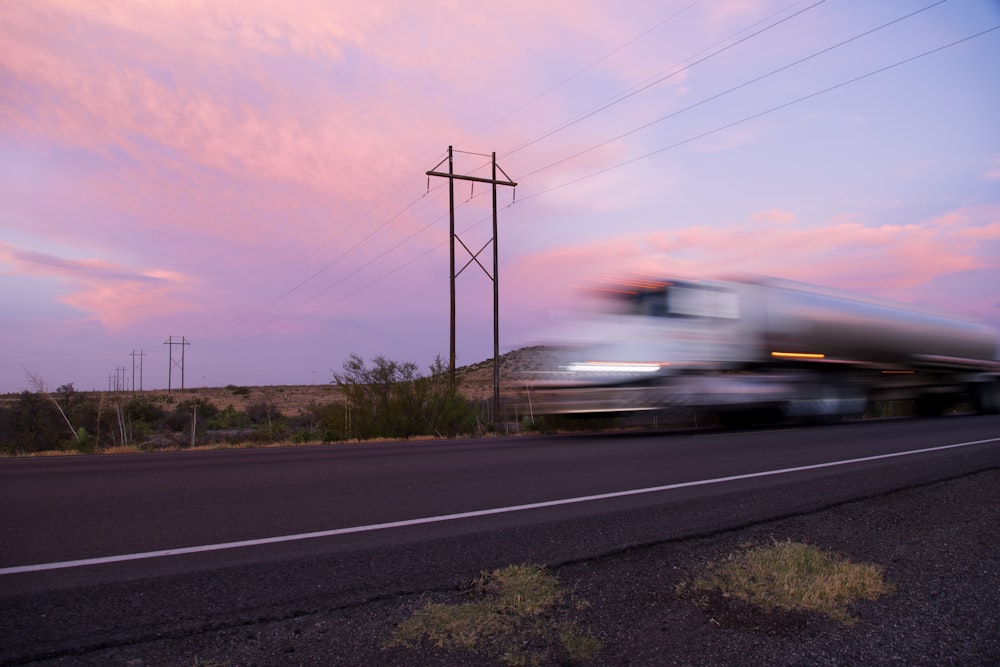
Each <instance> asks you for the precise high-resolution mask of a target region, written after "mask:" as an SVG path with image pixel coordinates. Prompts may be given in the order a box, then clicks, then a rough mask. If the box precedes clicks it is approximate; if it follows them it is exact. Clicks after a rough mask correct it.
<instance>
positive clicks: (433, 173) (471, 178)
mask: <svg viewBox="0 0 1000 667" xmlns="http://www.w3.org/2000/svg"><path fill="white" fill-rule="evenodd" d="M498 169H499V167H498ZM501 171H502V170H501ZM427 175H428V176H441V177H443V178H454V179H455V180H456V181H475V182H476V183H489V184H490V185H509V186H510V187H512V188H516V187H517V183H515V182H514V181H500V180H496V181H494V180H493V179H492V178H480V177H479V176H462V175H461V174H449V173H448V172H446V171H428V172H427ZM506 175H507V174H504V176H506Z"/></svg>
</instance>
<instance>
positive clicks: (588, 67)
mask: <svg viewBox="0 0 1000 667" xmlns="http://www.w3.org/2000/svg"><path fill="white" fill-rule="evenodd" d="M799 1H800V2H801V1H802V0H799ZM702 2H704V0H695V1H694V2H692V3H691V4H689V5H686V6H684V7H682V8H681V9H679V10H677V11H676V12H674V13H673V14H671V15H670V16H668V17H667V18H665V19H662V20H661V21H659V22H657V23H655V24H654V25H653V26H652V27H650V28H648V29H646V30H644V31H643V32H641V33H639V34H638V35H636V36H635V37H632V38H631V39H629V40H628V41H626V42H625V43H624V44H622V45H621V46H619V47H617V48H615V49H613V50H611V51H609V52H608V53H605V54H604V55H603V56H601V57H600V58H598V59H597V60H595V61H593V62H591V63H590V64H589V65H586V66H585V67H582V68H581V69H578V70H577V71H575V72H573V73H572V74H570V75H569V76H567V77H566V78H564V79H562V80H561V81H559V82H558V83H556V84H555V85H552V86H550V87H549V88H547V89H546V90H545V91H543V92H541V93H539V94H538V95H535V96H534V97H532V98H531V99H530V100H528V101H527V102H524V103H523V104H521V105H519V106H517V107H515V108H513V109H511V110H510V111H508V112H507V113H505V114H504V115H502V116H500V117H499V118H497V119H496V120H494V121H492V122H490V123H489V124H488V125H486V126H485V127H483V128H481V129H479V130H477V131H476V132H473V133H472V134H470V135H469V136H468V137H466V138H465V139H464V140H463V143H464V142H467V141H468V140H469V139H472V138H473V137H476V136H478V135H480V134H482V133H483V132H485V131H486V130H488V129H490V128H491V127H494V126H495V125H499V124H500V123H502V122H503V121H505V120H507V119H508V118H510V117H511V116H513V115H514V114H516V113H518V112H520V111H523V110H524V109H526V108H527V107H529V106H531V105H532V104H534V103H535V102H537V101H538V100H540V99H542V98H543V97H546V96H548V95H549V94H550V93H553V92H555V91H556V90H558V89H559V88H561V87H563V86H565V85H566V84H567V83H569V82H570V81H572V80H573V79H575V78H577V77H578V76H580V75H582V74H583V73H584V72H587V71H589V70H591V69H593V68H594V67H597V66H598V65H600V64H601V63H602V62H604V61H605V60H607V59H608V58H610V57H611V56H613V55H615V54H616V53H619V52H620V51H623V50H625V49H626V48H628V47H630V46H632V45H633V44H635V43H636V42H638V41H639V40H640V39H642V38H643V37H645V36H646V35H648V34H650V33H652V32H655V31H657V30H659V29H660V28H662V27H663V26H665V25H666V24H667V23H670V22H671V21H673V20H674V19H675V18H677V17H678V16H680V15H681V14H684V13H685V12H687V11H688V10H689V9H691V8H692V7H695V6H697V5H700V4H701V3H702Z"/></svg>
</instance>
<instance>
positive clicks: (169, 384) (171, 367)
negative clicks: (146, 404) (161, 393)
mask: <svg viewBox="0 0 1000 667" xmlns="http://www.w3.org/2000/svg"><path fill="white" fill-rule="evenodd" d="M163 344H164V345H168V346H169V357H170V360H169V365H168V366H167V391H168V392H169V391H171V390H172V389H173V373H174V366H179V367H180V369H181V391H184V348H185V347H187V346H188V345H190V344H191V343H189V342H188V340H187V338H185V337H184V336H181V339H180V341H179V342H175V341H174V337H173V336H171V337H170V338H168V339H167V340H165V341H163ZM174 345H180V346H181V359H180V363H179V364H178V363H177V362H176V361H174Z"/></svg>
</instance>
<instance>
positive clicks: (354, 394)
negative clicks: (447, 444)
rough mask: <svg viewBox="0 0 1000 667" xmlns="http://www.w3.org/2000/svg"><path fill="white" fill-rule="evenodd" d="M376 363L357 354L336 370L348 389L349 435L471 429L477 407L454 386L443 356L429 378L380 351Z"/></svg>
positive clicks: (401, 435)
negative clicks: (383, 354) (473, 408)
mask: <svg viewBox="0 0 1000 667" xmlns="http://www.w3.org/2000/svg"><path fill="white" fill-rule="evenodd" d="M372 363H373V366H372V367H368V366H366V365H365V362H364V359H362V358H361V357H359V356H358V355H356V354H352V355H350V356H349V357H348V359H347V361H345V362H344V372H343V373H334V374H333V378H334V382H336V383H337V385H339V386H340V388H341V390H342V391H343V394H344V400H345V419H346V421H347V431H348V434H349V435H350V436H353V437H356V438H374V437H388V438H408V437H411V436H414V435H438V436H453V435H456V434H458V433H460V432H468V430H471V428H468V429H467V427H469V425H470V424H473V423H474V422H475V418H474V415H473V414H472V410H471V408H470V406H469V404H468V401H466V400H465V398H464V397H463V396H461V394H459V393H458V391H457V388H454V387H451V385H450V383H449V381H448V375H447V368H446V366H445V364H444V362H443V361H442V360H441V358H440V357H438V358H437V359H436V360H435V362H434V365H432V366H431V376H430V377H423V376H421V375H420V374H419V373H418V372H417V365H416V364H414V363H411V362H402V363H400V362H396V361H391V360H389V359H386V358H385V357H382V356H378V357H375V358H374V359H373V360H372Z"/></svg>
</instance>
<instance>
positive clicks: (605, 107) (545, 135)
mask: <svg viewBox="0 0 1000 667" xmlns="http://www.w3.org/2000/svg"><path fill="white" fill-rule="evenodd" d="M824 2H826V0H818V1H817V2H814V3H813V4H811V5H809V6H808V7H805V8H804V9H800V10H799V11H797V12H795V13H794V14H791V15H789V16H786V17H784V18H782V19H779V20H778V21H775V22H774V23H772V24H770V25H768V26H765V27H764V28H761V29H760V30H757V31H756V32H752V33H750V34H749V35H747V36H746V37H743V38H741V39H739V40H737V41H735V42H733V43H732V44H729V45H727V46H724V47H722V48H721V49H718V50H716V51H713V52H712V53H709V54H708V55H706V56H704V57H702V58H698V59H697V60H695V61H694V62H693V63H690V64H687V65H683V66H681V67H678V68H675V69H674V70H672V71H671V72H670V73H669V74H666V75H664V76H661V77H659V78H657V79H655V80H653V81H651V82H649V83H646V84H644V85H642V86H640V87H638V88H634V89H632V90H630V91H628V92H627V93H623V94H621V95H619V96H617V97H615V98H612V100H611V101H610V102H608V103H606V104H603V105H601V106H599V107H597V108H595V109H592V110H591V111H588V112H587V113H585V114H583V115H581V116H577V117H576V118H574V119H573V120H571V121H568V122H566V123H564V124H562V125H560V126H558V127H555V128H553V129H551V130H549V131H547V132H545V133H543V134H541V135H539V136H538V137H535V138H534V139H532V140H530V141H527V142H525V143H523V144H521V145H520V146H518V147H517V148H514V149H513V150H511V151H509V152H508V153H506V154H505V155H504V156H503V157H509V156H511V155H513V154H514V153H517V152H519V151H522V150H524V149H525V148H527V147H529V146H532V145H534V144H536V143H538V142H539V141H542V140H544V139H548V138H549V137H551V136H554V135H556V134H558V133H559V132H562V131H563V130H565V129H567V128H569V127H572V126H573V125H576V124H577V123H579V122H581V121H584V120H586V119H588V118H591V117H593V116H595V115H597V114H599V113H601V112H602V111H607V110H608V109H610V108H611V107H613V106H615V105H616V104H619V103H621V102H624V101H625V100H627V99H630V98H632V97H635V96H636V95H638V94H639V93H641V92H643V91H646V90H649V89H650V88H652V87H653V86H655V85H657V84H660V83H663V82H664V81H666V80H668V79H671V78H673V77H675V76H677V75H678V74H681V73H682V72H686V71H688V70H690V69H691V68H692V67H694V66H695V65H700V64H701V63H703V62H705V61H707V60H709V59H711V58H714V57H715V56H718V55H720V54H722V53H725V52H726V51H728V50H729V49H732V48H734V47H736V46H739V45H740V44H743V43H744V42H746V41H749V40H751V39H753V38H754V37H757V36H759V35H762V34H763V33H765V32H767V31H768V30H771V29H772V28H776V27H777V26H779V25H781V24H783V23H785V22H787V21H790V20H792V19H793V18H796V17H797V16H800V15H802V14H804V13H805V12H808V11H809V10H811V9H815V8H816V7H818V6H819V5H821V4H823V3H824ZM779 13H780V12H779ZM723 41H725V40H723Z"/></svg>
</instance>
